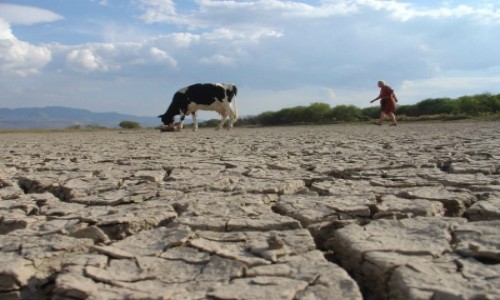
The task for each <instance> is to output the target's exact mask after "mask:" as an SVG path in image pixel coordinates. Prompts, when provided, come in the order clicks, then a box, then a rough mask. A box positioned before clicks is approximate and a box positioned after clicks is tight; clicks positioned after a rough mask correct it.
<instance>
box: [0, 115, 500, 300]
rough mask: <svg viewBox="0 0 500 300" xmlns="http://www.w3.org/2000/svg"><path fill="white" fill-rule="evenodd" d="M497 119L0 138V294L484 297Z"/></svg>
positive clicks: (490, 262) (499, 259)
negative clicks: (489, 120) (481, 121)
mask: <svg viewBox="0 0 500 300" xmlns="http://www.w3.org/2000/svg"><path fill="white" fill-rule="evenodd" d="M499 128H500V123H498V122H493V123H434V124H402V125H400V126H398V127H396V128H394V127H389V126H381V127H379V126H374V125H371V126H369V125H346V126H344V125H329V126H307V127H300V126H297V127H276V128H235V129H233V130H232V131H225V130H224V131H214V130H212V129H202V130H200V131H198V132H192V131H190V130H184V131H183V132H169V133H160V132H158V131H154V130H138V131H102V132H100V131H98V132H49V133H2V134H0V147H1V152H0V153H1V159H2V160H1V162H0V199H1V201H0V298H1V299H297V300H299V299H300V300H305V299H500V230H499V228H500V135H499V134H498V132H499Z"/></svg>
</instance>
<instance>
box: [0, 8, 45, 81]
mask: <svg viewBox="0 0 500 300" xmlns="http://www.w3.org/2000/svg"><path fill="white" fill-rule="evenodd" d="M51 58H52V56H51V51H50V50H49V49H48V48H47V47H39V46H35V45H31V44H29V43H27V42H24V41H20V40H18V39H17V38H16V37H15V36H14V35H13V34H12V31H11V29H10V26H9V24H8V23H7V22H5V21H4V20H2V19H1V18H0V70H2V73H8V74H15V75H19V76H28V75H32V74H38V73H39V72H40V70H41V69H42V68H43V67H44V66H45V65H47V63H49V62H50V61H51Z"/></svg>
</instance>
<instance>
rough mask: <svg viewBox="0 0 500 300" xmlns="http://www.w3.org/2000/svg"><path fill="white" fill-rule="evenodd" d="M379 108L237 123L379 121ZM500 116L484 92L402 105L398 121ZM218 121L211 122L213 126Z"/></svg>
mask: <svg viewBox="0 0 500 300" xmlns="http://www.w3.org/2000/svg"><path fill="white" fill-rule="evenodd" d="M379 112H380V108H379V106H378V105H377V106H371V107H367V108H363V109H360V108H358V107H356V106H353V105H338V106H335V107H330V105H328V104H326V103H313V104H311V105H309V106H296V107H291V108H283V109H281V110H279V111H275V112H270V111H268V112H263V113H261V114H259V115H257V116H247V117H243V118H241V119H239V120H238V124H239V125H246V126H252V125H254V126H258V125H263V126H272V125H292V124H330V123H343V122H359V121H368V120H371V119H376V118H378V116H379ZM499 115H500V94H497V95H492V94H489V93H484V94H480V95H475V96H463V97H460V98H457V99H450V98H436V99H426V100H423V101H421V102H418V103H416V104H412V105H399V106H398V108H397V117H398V119H399V120H412V121H420V120H460V119H467V118H477V117H480V118H485V119H487V118H492V117H493V118H495V116H496V119H498V116H499ZM214 123H215V122H213V120H210V124H204V126H211V125H213V124H214Z"/></svg>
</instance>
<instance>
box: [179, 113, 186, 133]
mask: <svg viewBox="0 0 500 300" xmlns="http://www.w3.org/2000/svg"><path fill="white" fill-rule="evenodd" d="M185 117H186V115H185V114H181V117H180V122H179V131H181V130H182V128H184V118H185Z"/></svg>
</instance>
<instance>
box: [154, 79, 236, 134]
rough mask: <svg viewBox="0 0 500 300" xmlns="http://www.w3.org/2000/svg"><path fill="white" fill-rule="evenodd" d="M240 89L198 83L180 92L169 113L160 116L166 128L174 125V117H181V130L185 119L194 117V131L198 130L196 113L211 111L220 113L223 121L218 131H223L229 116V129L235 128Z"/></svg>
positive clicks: (174, 99) (231, 85)
mask: <svg viewBox="0 0 500 300" xmlns="http://www.w3.org/2000/svg"><path fill="white" fill-rule="evenodd" d="M237 93H238V89H237V88H236V86H235V85H234V84H229V83H197V84H193V85H190V86H187V87H184V88H182V89H180V90H178V91H177V92H176V93H175V94H174V97H173V99H172V103H170V106H169V107H168V109H167V111H166V112H165V113H164V114H163V115H160V116H158V117H159V118H161V121H162V122H163V124H164V125H166V126H173V125H174V117H175V116H176V115H180V124H179V130H180V129H182V127H183V125H184V117H185V116H186V115H189V114H191V115H192V116H193V130H195V131H196V130H197V129H198V120H197V119H196V111H198V110H210V111H216V112H218V113H219V114H220V115H221V117H222V120H221V121H220V123H219V126H218V127H217V129H221V128H222V127H223V126H224V123H225V122H226V118H227V117H228V116H229V119H230V122H229V128H228V129H231V128H232V127H233V124H234V122H236V119H237V118H238V115H237V112H236V100H235V97H236V94H237Z"/></svg>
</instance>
